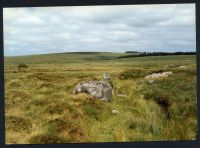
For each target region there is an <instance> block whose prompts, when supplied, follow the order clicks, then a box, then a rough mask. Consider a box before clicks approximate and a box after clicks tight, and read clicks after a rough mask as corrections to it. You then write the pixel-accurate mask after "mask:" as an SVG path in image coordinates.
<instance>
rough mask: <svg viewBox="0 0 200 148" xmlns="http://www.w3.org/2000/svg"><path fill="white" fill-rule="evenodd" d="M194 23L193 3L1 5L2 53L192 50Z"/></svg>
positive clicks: (194, 39)
mask: <svg viewBox="0 0 200 148" xmlns="http://www.w3.org/2000/svg"><path fill="white" fill-rule="evenodd" d="M195 26H196V25H195V4H162V5H117V6H65V7H29V8H28V7H27V8H26V7H21V8H4V9H3V27H4V55H5V56H18V55H33V54H45V53H60V52H86V51H90V52H125V51H146V52H158V51H160V52H175V51H184V52H186V51H196V35H195V34H196V28H195Z"/></svg>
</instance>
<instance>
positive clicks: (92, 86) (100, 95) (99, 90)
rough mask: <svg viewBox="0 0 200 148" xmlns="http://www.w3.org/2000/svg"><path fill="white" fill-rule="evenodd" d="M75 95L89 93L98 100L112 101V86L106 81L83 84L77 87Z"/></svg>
mask: <svg viewBox="0 0 200 148" xmlns="http://www.w3.org/2000/svg"><path fill="white" fill-rule="evenodd" d="M74 93H88V94H90V95H92V96H93V97H95V98H97V99H100V100H104V101H110V100H111V97H112V86H111V85H110V84H109V83H108V82H106V81H87V82H81V83H79V84H78V85H76V87H75V89H74Z"/></svg>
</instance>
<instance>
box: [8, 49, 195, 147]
mask: <svg viewBox="0 0 200 148" xmlns="http://www.w3.org/2000/svg"><path fill="white" fill-rule="evenodd" d="M116 56H119V55H118V54H116V55H112V54H111V53H103V54H101V53H96V54H93V55H92V56H91V55H80V54H70V55H69V54H66V55H62V54H55V55H40V58H38V56H27V57H13V58H5V111H6V143H8V144H14V143H15V144H19V143H22V144H23V143H24V144H51V143H78V142H122V141H124V142H127V141H152V140H153V141H162V140H193V139H195V138H196V136H197V116H196V115H197V102H196V101H197V96H196V85H197V84H196V64H195V62H196V61H195V56H166V57H159V56H158V57H137V58H129V59H115V57H116ZM36 59H37V60H36ZM38 59H39V60H38ZM20 62H23V63H26V64H28V65H29V67H28V68H27V69H25V70H22V71H20V72H18V71H17V65H16V63H20ZM182 65H185V66H186V68H178V67H179V66H182ZM164 71H172V72H173V74H172V75H170V76H168V77H167V78H161V79H157V80H154V81H153V83H149V82H148V81H146V80H145V79H144V77H145V76H146V75H149V74H152V73H158V72H164ZM105 72H108V73H109V74H110V75H111V80H110V83H111V84H112V86H113V96H112V100H111V102H103V101H100V100H97V99H94V98H92V97H91V96H90V95H88V94H84V93H81V94H74V93H73V89H74V87H75V86H76V85H77V84H78V83H79V82H81V81H88V80H102V74H103V73H105ZM112 110H117V111H119V113H118V114H113V113H112ZM183 123H184V124H183Z"/></svg>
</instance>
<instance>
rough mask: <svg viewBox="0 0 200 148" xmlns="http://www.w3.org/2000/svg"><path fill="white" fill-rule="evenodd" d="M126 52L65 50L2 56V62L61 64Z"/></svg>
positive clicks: (114, 55) (101, 58) (103, 58)
mask: <svg viewBox="0 0 200 148" xmlns="http://www.w3.org/2000/svg"><path fill="white" fill-rule="evenodd" d="M126 55H128V54H126V53H112V52H66V53H51V54H41V55H26V56H11V57H4V63H5V64H7V65H16V64H19V63H26V64H53V63H57V64H62V63H81V62H87V61H88V62H91V61H96V60H99V61H101V60H112V59H116V58H117V57H120V56H126Z"/></svg>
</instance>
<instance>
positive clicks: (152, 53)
mask: <svg viewBox="0 0 200 148" xmlns="http://www.w3.org/2000/svg"><path fill="white" fill-rule="evenodd" d="M125 53H129V54H128V55H125V56H120V57H117V59H121V58H131V57H142V56H167V55H195V54H196V52H138V51H126V52H125Z"/></svg>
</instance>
